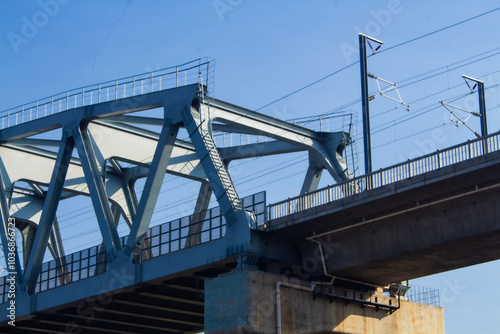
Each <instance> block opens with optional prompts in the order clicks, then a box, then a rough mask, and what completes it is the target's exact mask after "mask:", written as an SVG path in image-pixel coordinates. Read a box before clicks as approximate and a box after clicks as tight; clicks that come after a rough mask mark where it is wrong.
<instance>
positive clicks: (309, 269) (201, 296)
mask: <svg viewBox="0 0 500 334" xmlns="http://www.w3.org/2000/svg"><path fill="white" fill-rule="evenodd" d="M212 71H213V64H212V63H211V61H209V60H198V61H196V62H194V63H187V64H184V65H180V66H177V67H173V68H170V69H166V70H162V71H157V72H152V73H148V74H145V75H141V76H136V77H132V78H125V79H122V80H116V81H113V82H110V83H105V84H100V85H95V86H90V87H86V88H83V89H79V90H75V91H70V92H66V93H63V94H60V95H57V96H55V97H52V98H49V99H46V100H44V101H37V102H34V103H31V104H29V105H26V106H21V107H19V108H16V109H15V110H10V111H8V112H7V113H6V114H5V116H3V118H1V119H0V124H1V125H2V127H3V128H2V130H1V131H0V143H1V145H0V178H1V182H0V184H1V185H2V187H0V204H1V205H0V208H1V215H0V217H1V219H2V222H3V224H0V233H1V238H2V245H3V251H4V256H5V258H6V259H12V261H10V260H9V263H8V268H7V269H8V275H7V276H5V277H4V278H2V285H1V289H0V297H1V301H2V302H3V303H4V304H3V306H2V307H0V314H1V319H2V320H3V321H4V322H3V323H2V324H1V326H3V327H1V328H2V329H5V331H7V330H8V331H9V332H18V333H40V332H47V333H54V332H55V333H65V332H70V333H71V332H91V333H143V332H145V331H146V332H147V333H180V332H182V333H196V332H200V331H203V330H206V331H207V327H206V316H207V310H208V309H207V308H206V304H205V300H206V298H207V293H208V292H207V291H206V290H205V281H206V280H209V279H212V278H215V277H219V276H220V275H222V274H226V273H230V272H234V271H246V270H257V271H261V272H267V273H272V274H277V275H284V276H287V277H297V278H300V279H302V280H307V281H313V280H314V281H317V280H324V279H327V280H329V281H331V282H334V283H335V284H334V287H335V289H344V290H343V292H342V293H343V294H344V295H343V297H342V298H347V299H349V300H351V299H352V300H353V301H356V302H357V303H360V304H361V306H362V307H364V306H367V305H368V306H372V307H374V308H376V310H377V311H378V310H379V309H385V310H388V311H390V313H392V312H394V311H395V310H396V309H397V306H396V302H395V300H393V299H391V298H390V297H388V298H386V302H385V303H381V302H379V301H377V300H376V299H375V300H372V299H371V298H372V297H370V296H371V295H370V294H369V293H367V291H368V290H366V289H367V287H374V286H386V285H389V284H391V283H394V282H399V281H402V280H407V279H411V278H416V277H420V276H424V275H429V274H433V273H438V272H442V271H446V270H450V269H455V268H460V267H464V266H468V265H472V264H477V263H481V262H485V261H490V260H494V259H498V258H500V251H498V249H500V248H499V247H495V246H498V244H499V241H500V238H499V231H500V225H499V223H498V221H499V220H498V214H499V213H498V209H497V208H498V207H500V206H499V205H498V202H499V200H500V196H498V195H499V189H498V186H499V182H498V171H499V168H500V167H499V166H500V164H499V162H500V152H499V151H500V135H499V134H493V135H491V136H488V137H484V138H481V139H478V140H474V141H469V142H467V143H464V144H462V145H458V146H455V147H452V148H449V149H447V150H443V151H438V152H436V153H434V154H430V155H427V156H424V157H421V158H418V159H414V160H409V161H407V162H405V163H401V164H398V165H396V166H392V167H388V168H384V169H381V170H379V171H377V172H375V173H371V174H369V175H364V176H361V177H357V178H353V177H352V176H351V175H350V174H349V171H348V170H347V167H346V163H345V161H344V159H343V157H342V154H343V151H344V148H345V146H346V145H348V144H349V143H350V138H349V135H348V134H347V133H344V132H319V131H313V130H310V129H307V128H304V127H301V126H298V125H294V124H291V123H288V122H284V121H281V120H278V119H275V118H272V117H269V116H267V115H263V114H259V113H256V112H254V111H251V110H248V109H245V108H242V107H238V106H235V105H232V104H229V103H227V102H224V101H220V100H217V99H214V98H211V97H210V96H209V94H208V91H207V88H208V86H209V85H208V83H209V80H210V78H211V75H212ZM182 79H184V80H182ZM156 108H161V109H162V117H149V116H144V115H143V114H141V112H142V111H145V110H151V109H156ZM158 129H159V131H158ZM179 129H183V130H184V129H185V130H186V131H187V133H188V134H189V140H180V139H179V138H177V137H178V131H179ZM54 130H57V131H59V132H58V133H59V135H60V139H58V140H53V139H42V138H40V134H43V133H48V132H51V131H54ZM214 132H222V133H236V134H244V135H249V136H252V138H253V139H254V140H253V141H252V142H251V143H247V144H241V143H240V145H234V146H229V147H221V146H219V147H217V146H216V144H215V141H214V139H213V138H214V137H213V136H214V135H213V133H214ZM299 151H304V152H306V151H307V152H308V155H309V167H308V169H307V171H304V172H305V178H304V182H303V186H302V190H301V194H300V196H297V197H293V198H289V199H287V200H285V201H282V202H280V203H276V204H273V205H269V206H266V195H265V192H260V193H257V194H255V195H253V196H249V197H245V198H240V197H239V196H238V194H237V189H236V187H235V186H234V183H233V181H232V178H231V175H230V173H229V171H228V168H227V166H228V164H229V163H230V162H231V161H232V160H236V159H246V158H250V157H260V156H269V155H274V154H283V153H290V152H299ZM323 170H327V171H328V172H329V174H330V175H331V176H332V177H333V178H334V179H335V180H336V181H337V184H336V185H334V186H332V187H328V188H325V189H317V187H318V183H319V179H320V177H321V174H322V171H323ZM166 175H169V176H172V175H173V176H176V177H183V178H188V179H191V180H196V181H199V182H200V192H199V196H198V199H197V201H196V205H195V207H194V208H193V215H191V216H189V217H185V218H182V219H177V220H174V221H171V222H167V223H165V224H162V225H159V226H154V227H150V226H149V225H150V221H151V217H152V214H153V211H154V208H155V206H156V202H157V199H158V196H159V192H160V187H161V184H162V182H163V179H164V178H165V177H166ZM139 179H145V182H144V187H143V189H142V194H141V196H140V197H139V196H138V195H137V189H136V188H135V185H136V182H137V180H139ZM212 194H213V195H214V196H215V198H216V199H217V201H218V204H219V207H217V208H212V209H209V208H208V205H209V201H210V197H211V196H212ZM75 196H87V197H90V199H91V201H92V205H93V208H94V211H95V215H96V220H97V224H98V226H99V229H100V232H101V235H102V244H99V243H100V242H101V240H97V241H96V245H95V246H93V247H90V248H88V249H84V250H81V251H78V252H76V253H73V254H68V255H67V254H65V252H64V247H63V241H62V240H61V239H62V238H61V234H60V231H59V221H58V220H57V216H56V211H57V208H58V206H59V205H61V206H62V205H64V204H65V200H66V199H68V198H72V197H75ZM120 218H122V219H123V220H125V221H126V223H127V224H128V225H129V227H130V233H129V234H128V235H127V236H126V237H122V238H120V237H119V235H118V232H117V223H118V221H119V220H120ZM9 223H13V224H14V225H15V228H16V229H18V230H19V231H20V232H21V234H22V236H23V244H22V245H18V247H22V251H23V252H22V258H21V257H19V256H18V255H17V256H15V257H14V258H13V257H12V256H11V255H12V254H10V253H12V252H11V251H12V248H11V249H10V250H9V247H5V245H8V244H9V241H10V240H11V239H10V236H11V234H10V231H11V226H9ZM62 224H64V222H62ZM47 248H48V249H49V251H50V253H51V254H52V256H53V258H54V259H53V260H52V261H50V262H46V263H42V262H43V257H44V254H45V250H46V249H47ZM16 254H17V251H16ZM10 265H12V266H10ZM13 282H15V284H13ZM325 287H327V285H320V286H316V288H314V287H312V288H309V287H307V288H306V287H304V288H303V289H302V290H307V291H311V292H313V293H314V294H318V295H325V294H326V295H328V296H329V298H340V296H339V293H337V295H333V293H332V290H331V289H332V286H329V289H330V290H329V291H330V292H329V293H326V292H324V289H323V288H325ZM319 288H321V289H319ZM355 288H356V289H362V290H363V289H364V290H363V291H365V293H364V294H362V295H361V296H358V295H355ZM14 290H15V293H14ZM278 291H279V290H278ZM351 296H352V297H351ZM12 301H15V317H16V321H15V323H16V326H15V328H14V327H12V326H10V325H9V324H8V321H9V320H10V319H11V318H12V317H11V318H9V315H11V314H12V312H11V311H10V310H9V309H8V307H9V305H11V304H12ZM346 304H347V303H346ZM209 309H210V308H209ZM236 320H237V319H236ZM211 326H212V325H211ZM214 326H215V325H214Z"/></svg>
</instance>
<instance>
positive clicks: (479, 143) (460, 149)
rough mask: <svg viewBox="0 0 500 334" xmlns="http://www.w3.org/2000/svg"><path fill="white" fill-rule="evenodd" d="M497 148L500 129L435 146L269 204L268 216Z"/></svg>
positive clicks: (432, 168)
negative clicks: (413, 156) (430, 150)
mask: <svg viewBox="0 0 500 334" xmlns="http://www.w3.org/2000/svg"><path fill="white" fill-rule="evenodd" d="M498 150H500V133H495V134H492V135H489V136H486V137H482V138H478V139H474V140H469V141H467V142H465V143H462V144H459V145H455V146H452V147H449V148H447V149H444V150H437V151H436V152H434V153H431V154H427V155H424V156H422V157H419V158H416V159H409V160H408V161H406V162H402V163H399V164H397V165H393V166H390V167H386V168H382V169H380V170H378V171H376V172H373V173H370V174H366V175H362V176H359V177H356V178H353V179H351V180H349V181H346V182H343V183H339V184H336V185H333V186H328V187H325V188H322V189H318V190H316V191H312V192H310V193H307V194H305V195H302V196H296V197H292V198H288V199H286V200H283V201H280V202H278V203H274V204H270V205H269V206H268V215H269V220H273V219H277V218H281V217H285V216H288V215H291V214H294V213H297V212H300V211H304V210H307V209H309V208H312V207H316V206H319V205H323V204H326V203H330V202H333V201H337V200H339V199H343V198H346V197H349V196H352V195H355V194H357V193H359V192H362V191H365V190H371V189H374V188H379V187H382V186H385V185H388V184H391V183H395V182H398V181H402V180H406V179H409V178H411V177H413V176H417V175H420V174H423V173H427V172H430V171H433V170H437V169H440V168H442V167H446V166H449V165H452V164H455V163H459V162H462V161H465V160H469V159H472V158H476V157H479V156H481V155H483V154H486V153H488V152H494V151H498Z"/></svg>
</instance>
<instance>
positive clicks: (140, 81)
mask: <svg viewBox="0 0 500 334" xmlns="http://www.w3.org/2000/svg"><path fill="white" fill-rule="evenodd" d="M213 62H214V61H213V60H212V59H209V58H199V59H196V60H192V61H190V62H187V63H184V64H181V65H177V66H171V67H167V68H163V69H160V70H156V71H152V72H146V73H142V74H138V75H134V76H129V77H124V78H120V79H116V80H111V81H105V82H102V83H99V84H93V85H87V86H84V87H80V88H76V89H70V90H68V91H66V92H63V93H59V94H55V95H52V96H49V97H46V98H42V99H39V100H36V101H33V102H29V103H26V104H23V105H20V106H17V107H14V108H10V109H7V110H4V111H0V129H5V128H8V127H10V126H14V125H19V124H22V123H25V122H28V121H32V120H35V119H38V118H41V117H45V116H49V115H52V114H55V113H59V112H62V111H67V110H70V109H74V108H79V107H83V106H88V105H93V104H97V103H102V102H108V101H115V100H118V99H122V98H126V97H131V96H136V95H140V94H147V93H152V92H157V91H161V90H164V89H169V88H174V87H180V86H186V85H190V84H196V83H198V84H204V85H206V86H208V85H209V82H212V81H213V76H214V68H215V67H214V66H213ZM210 63H212V65H210Z"/></svg>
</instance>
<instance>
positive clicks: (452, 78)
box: [0, 0, 500, 333]
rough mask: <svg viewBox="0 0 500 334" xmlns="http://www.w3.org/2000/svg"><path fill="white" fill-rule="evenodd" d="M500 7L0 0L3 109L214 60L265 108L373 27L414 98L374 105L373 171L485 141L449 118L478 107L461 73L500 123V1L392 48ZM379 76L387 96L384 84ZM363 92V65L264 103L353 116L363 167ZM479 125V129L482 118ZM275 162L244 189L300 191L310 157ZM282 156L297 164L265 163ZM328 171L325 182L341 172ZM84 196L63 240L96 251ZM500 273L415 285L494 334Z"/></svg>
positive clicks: (344, 61)
mask: <svg viewBox="0 0 500 334" xmlns="http://www.w3.org/2000/svg"><path fill="white" fill-rule="evenodd" d="M497 7H498V2H497V1H493V0H485V1H480V2H479V1H475V2H472V1H462V0H455V1H427V0H424V1H410V0H400V1H397V0H383V1H379V0H376V1H349V2H348V1H335V0H333V1H320V0H314V1H293V0H288V1H285V0H275V1H264V0H255V1H250V0H207V1H205V0H199V1H194V0H193V1H180V0H177V1H174V0H171V1H160V0H147V1H146V0H145V1H139V0H108V1H98V0H86V1H83V0H41V1H30V0H23V1H14V0H2V1H0V13H2V20H1V21H0V50H1V52H0V76H1V78H2V80H0V109H1V110H5V109H8V108H12V107H15V106H18V105H21V104H23V103H26V102H30V101H33V100H36V99H39V98H43V97H46V96H50V95H53V94H56V93H59V92H63V91H65V90H68V89H71V88H77V87H81V86H85V85H88V84H93V83H98V82H101V81H107V80H113V79H116V78H121V77H124V76H131V75H134V74H138V73H143V72H147V71H151V70H155V69H160V68H164V67H168V66H172V65H176V64H180V63H184V62H186V61H189V60H192V59H196V58H199V57H204V56H208V57H211V58H214V59H215V60H216V70H215V90H214V92H215V93H214V94H215V97H217V98H219V99H222V100H226V101H228V102H231V103H234V104H237V105H241V106H244V107H247V108H250V109H254V110H255V109H260V108H261V107H263V106H265V105H267V104H269V103H270V102H272V101H275V100H277V99H279V98H281V97H283V96H285V95H287V94H289V93H291V92H294V91H296V90H298V89H300V88H303V87H305V86H306V85H308V84H310V83H312V82H315V81H316V80H318V79H321V78H324V77H325V76H328V75H329V74H331V73H334V72H335V71H337V70H340V69H342V68H344V67H346V66H348V65H350V64H351V63H352V62H355V61H357V60H358V54H357V50H356V49H357V47H358V44H357V35H358V33H359V32H363V33H365V34H367V35H371V36H373V37H375V38H377V39H380V40H382V41H383V42H384V45H383V46H382V48H381V49H380V51H381V52H379V53H378V54H376V55H374V56H371V57H370V58H369V60H368V71H369V72H371V73H373V74H375V75H376V76H378V77H381V78H384V79H386V80H389V81H391V82H396V83H398V84H399V85H400V87H401V88H400V93H401V96H402V98H403V100H404V102H405V103H409V104H410V105H411V108H410V111H409V112H408V111H406V110H405V109H403V108H396V106H397V104H395V103H394V102H392V101H389V100H384V99H383V98H382V97H377V98H376V99H375V100H373V101H372V102H371V104H370V108H371V116H372V133H373V137H372V147H373V169H374V170H375V169H379V168H382V167H385V166H388V165H391V164H395V163H398V162H401V161H404V160H407V159H408V158H410V157H414V156H417V155H422V154H427V153H430V152H432V151H434V150H436V149H438V148H444V147H448V146H451V145H455V144H458V143H461V142H463V141H465V140H467V139H472V138H474V134H473V133H472V132H470V131H469V130H468V129H466V128H465V127H464V126H459V127H455V126H453V125H451V124H444V123H446V122H447V120H448V118H449V113H448V112H447V111H446V110H445V109H444V108H443V107H440V106H439V103H438V102H439V101H441V100H443V101H445V102H450V103H452V104H455V105H457V106H461V107H464V108H467V109H469V110H473V111H477V110H478V105H477V102H476V101H477V95H475V94H474V95H467V93H468V88H467V86H466V85H465V83H464V81H463V79H462V78H461V75H462V74H467V75H469V76H472V77H477V78H480V79H482V80H484V81H485V85H486V87H487V92H486V102H487V108H488V111H489V112H488V126H489V130H490V132H494V131H498V130H499V129H500V116H498V115H499V114H500V113H499V111H500V110H499V109H500V108H499V107H500V93H499V87H497V86H496V85H498V83H499V82H500V67H499V65H498V64H499V58H500V55H498V54H497V53H498V52H499V51H500V40H499V38H498V28H499V24H498V22H500V11H495V12H492V13H490V14H487V15H484V16H482V17H480V18H477V19H475V20H471V21H469V22H465V23H462V24H459V25H456V26H454V27H451V28H449V29H446V30H443V31H441V32H437V33H435V34H431V35H429V36H427V37H424V38H421V39H418V40H416V41H414V42H411V43H408V44H404V45H401V46H398V47H394V48H391V47H393V46H396V45H398V44H400V43H403V42H405V41H409V40H411V39H413V38H415V37H418V36H422V35H426V34H429V33H431V32H434V31H436V30H439V29H441V28H443V27H447V26H450V25H453V24H455V23H457V22H460V21H463V20H466V19H468V18H471V17H473V16H476V15H479V14H482V13H485V12H488V11H491V10H493V9H495V8H497ZM384 50H387V51H384ZM369 85H370V91H371V92H376V83H375V81H370V83H369ZM359 97H360V82H359V65H358V64H356V65H353V66H350V67H349V68H347V69H346V70H344V71H341V72H340V73H338V74H336V75H332V76H330V77H328V78H327V79H325V80H322V81H320V82H318V83H317V84H314V85H312V86H310V87H308V88H306V89H304V90H301V91H300V92H298V93H296V94H293V95H291V96H289V97H287V98H285V99H282V100H280V101H278V102H276V103H274V104H271V105H269V106H267V107H265V108H262V109H260V110H259V111H260V112H263V113H266V114H269V115H271V116H274V117H279V118H282V119H286V120H291V119H296V118H301V117H306V116H313V115H320V114H328V113H331V112H338V113H344V114H352V115H353V119H354V120H355V121H357V123H355V129H356V131H357V140H358V142H359V147H358V149H359V154H360V159H361V160H360V162H361V165H363V164H362V150H363V147H362V144H361V143H362V133H361V125H360V123H359V121H361V113H360V111H361V104H360V103H355V101H356V100H357V99H359ZM342 106H345V107H344V108H342ZM331 122H332V124H331V126H332V127H334V128H336V129H337V128H341V126H342V124H338V123H336V124H333V123H334V121H333V119H332V121H331ZM468 125H470V126H471V127H472V128H474V129H475V130H476V131H478V132H479V129H480V128H479V120H478V119H474V118H471V119H470V120H469V121H468ZM273 159H276V158H273ZM273 159H270V158H265V159H263V160H262V162H258V163H256V162H249V163H235V164H234V165H232V166H231V172H232V174H233V175H235V179H236V186H237V189H238V191H239V193H240V195H243V196H245V195H248V194H252V193H254V192H257V191H260V190H264V189H265V190H267V191H268V202H273V201H274V202H276V201H279V200H281V199H283V198H286V197H289V196H293V195H296V194H298V192H299V190H300V184H301V181H302V178H303V175H304V173H305V168H306V160H307V159H304V157H303V156H300V155H290V156H287V157H282V158H279V159H278V160H273ZM280 163H282V164H283V165H282V166H287V167H286V168H285V167H283V168H281V169H279V170H274V173H271V174H266V173H265V172H262V173H260V174H259V173H257V172H255V171H256V170H258V168H260V169H263V170H265V168H266V167H265V166H267V167H269V164H274V165H277V164H280ZM266 164H267V165H266ZM263 166H264V167H263ZM270 171H271V172H272V171H273V170H272V169H271V170H270ZM253 173H257V174H255V175H254V176H255V177H248V175H253ZM285 176H286V177H285ZM245 177H246V178H245ZM324 179H325V180H324V181H322V185H326V184H329V183H332V182H333V181H332V180H331V178H328V177H325V178H324ZM172 182H173V183H172V184H171V186H174V185H175V187H179V188H182V189H183V193H184V194H185V198H186V200H185V201H184V202H181V203H180V204H179V203H177V204H176V205H171V206H168V204H165V205H164V210H162V211H161V213H159V214H158V215H157V216H156V219H157V221H158V222H160V221H162V220H163V221H164V220H165V219H170V218H174V217H175V216H179V215H181V214H182V215H184V214H188V212H187V211H186V210H187V208H188V207H190V205H191V204H192V202H193V201H194V195H195V194H196V193H197V191H198V188H197V187H198V186H197V185H194V184H192V183H190V182H188V181H184V180H181V181H177V180H174V181H172ZM82 201H83V202H84V201H85V200H79V201H78V203H77V201H74V202H71V210H70V209H64V208H61V209H59V211H58V215H59V217H60V220H61V226H62V227H63V229H64V230H63V236H73V237H74V235H77V234H79V233H83V232H86V231H88V230H90V232H92V231H93V232H92V233H93V234H92V233H91V234H89V235H88V236H87V240H80V239H78V238H74V242H75V243H77V244H81V245H82V247H83V246H85V247H88V246H90V245H91V244H96V243H97V242H92V237H93V236H95V238H96V240H97V239H98V238H99V233H98V232H96V231H95V227H96V224H95V226H94V225H92V226H91V227H89V224H87V223H86V221H87V217H88V219H90V218H91V217H92V213H91V211H89V210H88V204H89V202H85V203H83V204H82ZM166 201H168V198H167V199H166ZM73 205H74V206H75V207H76V206H78V208H79V210H82V211H80V214H79V217H75V215H74V214H71V213H70V212H72V211H74V210H75V209H74V208H73ZM67 206H68V205H67ZM162 207H163V206H162ZM184 207H186V209H184ZM65 210H66V211H65ZM122 225H124V224H122ZM125 232H126V230H125V229H123V228H122V230H121V233H122V234H123V233H125ZM89 239H91V240H90V241H89ZM89 242H90V244H89ZM69 248H70V249H71V247H69ZM74 250H76V248H74V247H73V248H72V251H74ZM499 274H500V266H499V262H497V261H496V262H491V263H488V264H484V265H480V266H474V267H470V268H465V269H461V270H456V271H452V272H448V273H443V274H440V275H435V276H432V277H426V278H422V279H417V280H415V281H414V283H415V284H419V285H424V286H429V287H435V288H439V289H440V290H441V296H442V305H443V306H444V307H445V321H446V329H447V332H448V333H470V332H472V331H473V330H474V331H476V332H480V333H496V331H495V328H497V327H498V325H499V323H498V322H499V320H498V316H497V315H498V306H497V305H496V303H495V301H496V300H498V298H500V296H499V295H498V292H496V289H494V286H495V283H496V282H497V277H498V275H499ZM478 305H481V306H480V307H479V306H478Z"/></svg>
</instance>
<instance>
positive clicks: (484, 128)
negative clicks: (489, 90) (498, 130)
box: [477, 80, 488, 137]
mask: <svg viewBox="0 0 500 334" xmlns="http://www.w3.org/2000/svg"><path fill="white" fill-rule="evenodd" d="M477 89H478V91H477V92H478V94H479V113H480V114H481V136H483V137H485V136H487V135H488V125H487V122H486V100H485V99H484V82H482V81H479V80H478V81H477Z"/></svg>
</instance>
